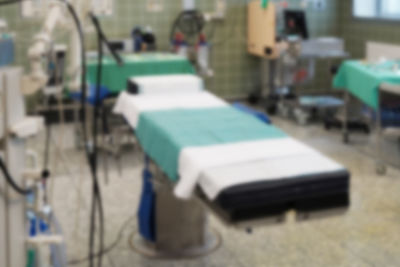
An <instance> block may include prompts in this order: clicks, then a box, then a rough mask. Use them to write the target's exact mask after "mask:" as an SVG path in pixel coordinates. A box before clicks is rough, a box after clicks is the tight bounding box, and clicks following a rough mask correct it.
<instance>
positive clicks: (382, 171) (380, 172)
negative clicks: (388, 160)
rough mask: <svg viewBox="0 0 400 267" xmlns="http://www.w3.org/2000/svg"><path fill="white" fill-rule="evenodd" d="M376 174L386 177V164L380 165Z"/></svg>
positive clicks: (377, 166)
mask: <svg viewBox="0 0 400 267" xmlns="http://www.w3.org/2000/svg"><path fill="white" fill-rule="evenodd" d="M376 173H377V174H378V175H385V174H386V173H387V168H386V166H385V164H382V163H379V164H377V165H376Z"/></svg>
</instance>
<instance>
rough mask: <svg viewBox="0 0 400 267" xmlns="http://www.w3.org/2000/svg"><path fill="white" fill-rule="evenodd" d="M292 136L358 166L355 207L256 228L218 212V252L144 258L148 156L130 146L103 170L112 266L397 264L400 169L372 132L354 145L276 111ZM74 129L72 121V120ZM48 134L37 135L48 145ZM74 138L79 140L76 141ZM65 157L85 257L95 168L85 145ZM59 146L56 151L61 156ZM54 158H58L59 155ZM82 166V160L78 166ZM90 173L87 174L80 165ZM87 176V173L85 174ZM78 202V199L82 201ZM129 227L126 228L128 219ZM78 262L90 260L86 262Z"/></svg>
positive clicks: (38, 145) (65, 187)
mask: <svg viewBox="0 0 400 267" xmlns="http://www.w3.org/2000/svg"><path fill="white" fill-rule="evenodd" d="M274 122H275V124H277V125H278V126H280V127H281V128H283V129H284V130H285V131H287V132H288V133H289V134H291V135H292V136H294V137H296V138H298V139H300V140H302V141H303V142H305V143H307V144H308V145H310V146H312V147H314V148H316V149H318V150H319V151H321V152H322V153H324V154H326V155H328V156H330V157H332V158H333V159H335V160H336V161H338V162H340V163H341V164H343V165H344V166H346V167H347V168H348V169H349V170H350V171H351V173H352V182H351V184H352V186H351V202H352V204H351V207H350V208H349V210H348V211H347V212H346V213H345V214H344V215H337V216H332V217H328V218H323V219H314V220H309V221H305V222H296V221H294V220H293V218H292V219H290V220H288V221H287V222H285V223H284V224H275V225H266V226H261V227H255V228H254V229H253V232H252V233H250V234H249V233H248V232H246V231H245V230H244V229H237V228H234V227H226V226H225V225H224V224H222V223H221V222H220V221H219V220H218V218H215V217H213V216H211V217H210V224H211V226H212V227H213V228H215V229H217V230H218V231H219V232H220V233H221V236H222V238H223V243H222V246H221V247H220V248H219V249H218V250H217V251H215V252H214V253H212V254H211V255H208V256H205V257H203V258H199V259H194V260H185V261H171V260H168V261H165V260H154V259H147V258H144V257H142V256H140V255H138V254H137V253H135V252H134V251H132V249H131V248H130V246H129V242H128V241H129V238H130V236H131V235H132V233H133V232H135V231H136V227H137V225H136V218H135V214H136V213H137V206H138V199H139V196H140V190H141V178H140V177H141V168H142V158H141V155H140V154H139V153H137V151H135V150H134V149H133V150H132V149H130V150H127V151H126V152H124V157H123V158H122V160H121V165H122V166H123V171H122V174H121V173H120V172H119V170H118V168H117V164H116V162H115V160H114V159H110V175H109V181H108V184H106V183H105V179H104V177H103V176H100V181H101V184H102V192H103V197H104V205H105V215H106V230H107V233H106V237H105V238H106V243H107V244H111V243H112V242H114V240H116V238H117V237H120V238H119V242H118V243H117V245H116V246H115V248H114V249H113V250H112V251H111V252H110V253H109V254H107V256H105V257H104V266H107V267H108V266H109V267H128V266H140V267H161V266H162V267H269V266H272V267H277V266H279V267H286V266H287V267H297V266H299V267H300V266H305V267H314V266H315V267H321V266H334V267H373V266H376V267H382V266H385V267H392V266H393V267H395V266H400V231H399V229H400V171H399V170H398V169H395V168H389V170H388V173H387V175H385V176H378V175H376V173H375V161H374V159H373V158H372V157H371V154H369V153H366V152H365V151H366V150H369V151H371V150H372V149H371V147H367V143H366V142H367V141H368V138H365V137H363V136H361V135H360V136H355V137H354V140H355V141H354V142H353V143H352V144H351V145H349V146H344V145H343V144H342V143H341V136H340V132H338V131H332V132H327V131H325V130H323V129H322V127H321V126H318V125H311V126H308V127H299V126H297V125H294V124H293V123H292V122H290V121H287V120H282V119H274ZM68 129H70V128H68ZM42 139H43V136H42V137H38V138H37V139H35V140H33V141H31V147H32V148H33V149H34V150H36V151H38V152H39V153H42V150H43V147H42V144H44V142H43V140H42ZM69 143H70V144H71V143H73V142H69ZM64 155H65V156H64V158H63V160H61V161H60V160H59V162H58V165H57V168H56V170H55V171H54V173H55V179H54V190H53V194H52V195H53V201H54V208H55V211H56V213H57V216H58V219H59V220H60V222H61V224H62V226H63V229H64V233H65V237H66V244H67V247H68V256H69V259H70V260H73V259H80V258H82V257H83V258H84V257H85V256H86V254H87V247H88V229H89V215H88V210H89V206H90V184H91V181H90V178H89V177H90V176H89V175H88V171H87V168H86V167H85V161H84V158H83V155H82V152H79V151H77V150H76V149H74V148H71V147H67V148H66V149H65V151H64ZM57 158H59V157H57V154H56V153H55V152H54V151H53V153H52V159H53V160H54V159H57ZM53 163H54V162H53ZM79 166H82V167H79ZM81 169H82V170H83V171H84V173H83V174H82V175H80V174H79V173H80V170H81ZM80 177H83V178H82V179H80ZM78 204H79V205H78ZM122 226H124V228H123V229H122V231H121V227H122ZM75 266H78V267H81V266H82V267H83V266H87V262H84V263H82V264H80V265H75Z"/></svg>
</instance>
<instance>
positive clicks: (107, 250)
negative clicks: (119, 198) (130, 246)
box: [68, 215, 136, 265]
mask: <svg viewBox="0 0 400 267" xmlns="http://www.w3.org/2000/svg"><path fill="white" fill-rule="evenodd" d="M135 218H136V215H132V216H131V217H129V218H128V219H127V220H126V221H125V222H124V223H123V224H122V226H121V228H120V230H119V231H118V235H117V237H116V238H115V241H114V242H112V243H111V244H110V245H109V246H108V247H106V248H105V249H104V250H102V251H99V252H97V253H95V254H94V255H92V256H91V257H92V258H97V257H100V256H104V255H106V254H108V253H110V252H111V251H113V250H114V249H115V248H116V247H117V246H118V244H119V243H120V242H121V240H122V237H123V234H124V231H125V229H126V228H127V227H128V226H129V223H131V222H132V221H133V220H134V219H135ZM89 260H90V257H85V258H82V259H73V260H70V261H68V265H78V264H81V263H84V262H87V261H89Z"/></svg>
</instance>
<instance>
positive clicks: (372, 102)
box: [333, 60, 400, 109]
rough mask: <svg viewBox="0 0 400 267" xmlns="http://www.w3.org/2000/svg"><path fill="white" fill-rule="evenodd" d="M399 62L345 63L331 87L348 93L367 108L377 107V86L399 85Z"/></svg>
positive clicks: (350, 61) (349, 61)
mask: <svg viewBox="0 0 400 267" xmlns="http://www.w3.org/2000/svg"><path fill="white" fill-rule="evenodd" d="M398 64H400V62H399V61H388V62H385V63H382V64H364V63H362V62H361V61H355V60H348V61H345V62H344V63H343V64H342V66H341V67H340V69H339V72H338V73H337V75H336V77H335V79H334V81H333V86H334V87H335V88H338V89H343V90H347V91H349V92H350V93H351V94H352V95H354V96H355V97H357V98H358V99H360V100H361V101H363V102H364V103H365V104H367V105H368V106H369V107H371V108H373V109H377V108H378V106H379V97H378V96H379V86H380V85H381V84H382V83H392V84H400V71H398V70H394V69H396V65H397V66H398Z"/></svg>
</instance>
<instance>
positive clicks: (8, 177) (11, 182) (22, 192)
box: [0, 157, 33, 196]
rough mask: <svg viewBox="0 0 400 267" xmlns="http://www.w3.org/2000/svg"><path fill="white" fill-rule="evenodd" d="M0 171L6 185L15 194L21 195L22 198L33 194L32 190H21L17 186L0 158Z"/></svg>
mask: <svg viewBox="0 0 400 267" xmlns="http://www.w3.org/2000/svg"><path fill="white" fill-rule="evenodd" d="M0 169H1V171H2V172H3V174H4V178H5V179H6V181H7V183H8V184H9V185H10V186H11V187H12V188H13V189H14V190H15V192H17V193H18V194H20V195H23V196H26V195H29V194H31V193H32V192H33V190H32V189H23V188H21V187H20V186H19V185H17V183H16V182H15V180H14V179H13V178H12V176H11V175H10V173H9V172H8V169H7V167H6V165H5V164H4V161H3V159H2V158H1V157H0Z"/></svg>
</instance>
